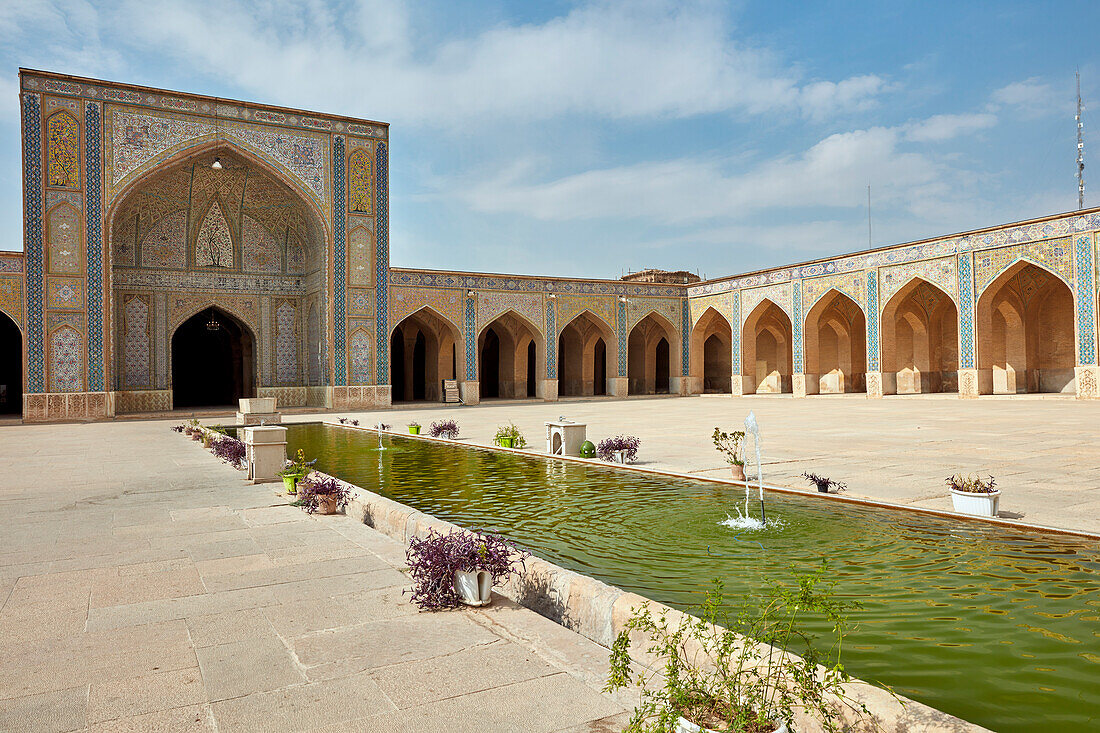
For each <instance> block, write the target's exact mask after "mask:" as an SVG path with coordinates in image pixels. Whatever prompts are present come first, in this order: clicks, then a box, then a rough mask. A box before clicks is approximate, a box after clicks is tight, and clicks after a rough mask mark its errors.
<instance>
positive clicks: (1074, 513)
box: [292, 395, 1100, 533]
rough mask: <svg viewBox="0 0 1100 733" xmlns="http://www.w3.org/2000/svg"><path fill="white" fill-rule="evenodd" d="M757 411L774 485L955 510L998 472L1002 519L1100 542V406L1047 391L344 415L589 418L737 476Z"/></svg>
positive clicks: (466, 422) (534, 433) (482, 434)
mask: <svg viewBox="0 0 1100 733" xmlns="http://www.w3.org/2000/svg"><path fill="white" fill-rule="evenodd" d="M749 410H753V411H754V412H755V413H756V416H757V419H758V421H759V423H760V426H761V431H762V435H763V440H762V443H763V452H764V480H765V482H766V483H770V484H775V485H779V486H790V487H794V488H798V489H803V490H806V491H807V492H811V493H812V490H811V489H810V487H809V486H808V484H807V483H806V481H805V479H803V478H802V477H801V474H802V472H803V471H811V472H815V473H818V474H823V475H826V476H829V477H831V478H833V479H836V480H838V481H843V482H845V483H847V485H848V490H847V491H846V492H845V493H846V494H847V495H848V496H863V497H870V498H874V499H879V500H883V501H888V502H892V503H897V504H910V505H913V506H917V507H925V508H934V509H943V510H950V508H951V499H950V496H949V494H948V493H947V489H946V487H945V485H944V479H945V478H946V477H947V476H949V475H950V474H952V473H955V472H963V473H970V472H976V473H980V474H982V475H986V474H992V475H994V476H995V477H996V479H997V484H998V486H999V487H1000V488H1001V489H1002V495H1001V503H1000V506H1001V516H1002V518H1008V519H1018V520H1019V521H1021V522H1027V523H1030V524H1040V525H1045V526H1050V527H1060V528H1065V529H1074V530H1081V531H1086V532H1094V533H1100V457H1098V455H1100V454H1098V453H1097V440H1098V438H1100V402H1090V401H1078V400H1074V399H1072V398H1065V397H1060V396H1040V395H1034V396H1031V395H1028V396H1018V397H1012V398H996V397H983V398H981V399H977V400H960V399H959V398H958V397H956V396H953V395H915V396H907V397H887V398H885V399H881V400H869V399H867V398H866V397H865V396H864V395H838V396H823V397H811V398H807V399H800V400H795V399H793V398H791V397H790V396H787V395H775V396H763V395H761V396H751V397H736V398H731V397H730V396H728V395H725V396H723V395H703V396H697V397H687V398H683V397H664V398H632V399H627V400H611V399H606V398H603V399H600V398H597V399H586V400H576V399H573V400H568V399H567V400H562V401H560V402H556V403H545V402H535V401H529V402H524V401H510V402H503V401H497V402H493V401H490V402H485V403H482V404H481V405H477V406H471V407H465V406H461V405H446V406H444V405H436V404H430V405H429V404H424V403H398V405H397V409H394V410H386V411H377V412H361V413H341V414H344V415H348V416H352V417H355V418H358V419H359V420H360V421H361V423H362V424H364V425H367V424H374V423H376V422H378V421H379V420H383V421H385V422H386V423H390V424H392V425H393V426H394V428H395V429H398V430H404V429H405V427H404V426H405V424H406V423H407V422H409V421H410V420H412V419H414V418H415V419H416V420H418V421H419V422H420V423H422V424H423V425H424V426H425V429H426V427H427V425H428V424H429V423H430V422H431V421H432V420H437V419H439V418H440V417H443V416H447V417H453V418H456V419H457V420H458V421H459V425H460V428H461V430H462V435H463V436H464V438H465V439H466V440H469V441H470V442H477V443H484V444H488V443H491V442H492V437H493V434H494V433H495V431H496V427H497V425H498V424H501V423H507V422H508V421H513V422H515V423H516V425H517V426H519V428H520V429H521V431H522V432H523V434H524V435H525V436H527V438H528V441H529V443H530V445H529V448H530V449H533V450H537V451H542V452H545V450H546V442H545V428H544V427H543V423H544V422H546V421H547V420H554V419H557V418H558V417H559V416H561V415H564V416H566V417H568V418H570V419H572V420H576V421H579V422H586V423H588V436H589V438H590V439H591V440H592V441H593V442H598V440H599V439H600V438H603V437H607V436H608V435H613V434H616V433H629V434H633V435H637V436H638V437H639V438H641V441H642V445H641V451H640V452H639V461H638V465H640V466H645V467H648V468H655V469H661V470H667V471H676V472H682V473H692V474H697V475H699V476H726V475H728V471H729V469H728V467H727V466H726V464H725V463H724V461H723V460H722V458H721V457H720V456H719V454H718V453H717V452H716V451H715V450H714V447H713V445H712V444H711V441H710V434H711V432H712V431H713V429H714V427H715V426H716V425H721V426H723V427H724V428H726V429H734V428H736V427H737V426H739V425H742V423H743V421H744V418H745V415H747V414H748V412H749ZM326 417H329V418H331V416H326ZM292 419H295V420H297V419H306V417H305V416H297V415H296V416H294V417H293V418H292ZM752 472H753V471H750V473H752ZM823 500H824V499H823Z"/></svg>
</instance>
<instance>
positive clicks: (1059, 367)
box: [974, 261, 1076, 394]
mask: <svg viewBox="0 0 1100 733" xmlns="http://www.w3.org/2000/svg"><path fill="white" fill-rule="evenodd" d="M974 335H975V338H976V340H977V344H978V370H979V389H980V391H981V392H982V393H983V394H990V393H992V394H1018V393H1022V392H1070V393H1072V392H1074V391H1075V389H1076V380H1075V379H1074V368H1073V367H1074V364H1075V363H1076V360H1075V335H1074V327H1073V293H1072V292H1071V291H1070V289H1069V287H1068V286H1067V285H1066V284H1065V283H1064V282H1063V281H1062V280H1061V279H1060V278H1059V277H1058V276H1056V275H1054V274H1053V273H1051V272H1049V271H1048V270H1045V269H1044V268H1042V267H1039V266H1037V265H1033V264H1031V263H1030V262H1024V261H1020V262H1017V263H1016V264H1014V265H1012V266H1011V267H1009V268H1008V269H1007V270H1005V271H1004V272H1002V273H1001V274H1000V275H999V276H997V278H996V279H995V280H993V282H991V283H990V284H989V285H988V286H987V287H986V288H985V290H984V291H983V292H982V294H981V296H980V297H979V298H978V303H977V307H976V308H975V333H974Z"/></svg>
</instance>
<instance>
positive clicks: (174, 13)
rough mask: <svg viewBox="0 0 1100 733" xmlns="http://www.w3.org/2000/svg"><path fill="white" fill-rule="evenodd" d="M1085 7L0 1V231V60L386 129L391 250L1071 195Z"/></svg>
mask: <svg viewBox="0 0 1100 733" xmlns="http://www.w3.org/2000/svg"><path fill="white" fill-rule="evenodd" d="M1097 28H1100V4H1098V3H1095V2H1091V3H1090V2H1069V1H1060V2H1056V3H1038V2H1037V3H1014V2H1004V1H1002V2H982V3H978V2H972V3H960V2H951V3H936V2H915V1H914V2H873V3H857V2H814V3H808V2H791V1H789V0H770V1H766V2H739V3H714V2H695V3H691V2H689V3H671V2H660V1H658V0H635V1H634V2H624V3H613V2H576V3H573V2H553V1H548V2H537V3H535V2H521V3H512V2H493V1H492V0H482V1H480V2H462V1H458V2H456V1H455V0H450V1H447V2H425V3H418V4H415V5H404V4H402V3H400V2H398V1H397V0H379V1H375V0H363V1H361V2H340V3H331V2H289V1H287V0H268V1H267V2H257V3H248V4H244V3H236V2H232V1H229V0H221V1H214V2H208V1H206V0H191V1H189V2H158V1H157V0H123V1H122V2H110V3H108V2H103V3H86V2H46V1H38V0H18V1H13V2H7V3H3V4H2V5H0V63H2V74H0V248H5V249H19V248H20V246H21V245H20V240H21V219H22V213H21V212H22V204H21V193H20V180H19V144H18V136H19V122H18V85H17V77H16V74H17V69H18V67H19V66H27V67H31V68H41V69H49V70H54V71H59V72H66V73H71V74H77V75H83V76H93V77H99V78H105V79H111V80H117V81H126V82H132V83H137V84H145V85H150V86H157V87H165V88H169V89H180V90H186V91H192V92H197V93H203V94H215V95H222V96H228V97H235V98H240V99H247V100H255V101H259V102H266V103H270V104H282V105H287V106H294V107H301V108H305V109H315V110H319V111H325V112H331V113H337V114H346V115H353V116H361V117H367V118H371V119H377V120H384V121H387V122H389V123H391V139H392V147H391V157H390V169H391V224H390V236H391V260H392V263H393V264H394V265H395V266H407V267H429V268H440V269H462V270H480V271H490V272H519V273H532V274H557V275H574V276H598V277H618V276H619V275H620V274H621V273H622V272H623V271H624V270H627V269H634V270H638V269H643V268H646V267H662V268H668V269H690V270H693V271H698V272H699V273H700V274H703V275H705V276H708V277H715V276H719V275H723V274H732V273H737V272H744V271H749V270H753V269H757V268H761V267H768V266H773V265H781V264H786V263H791V262H796V261H801V260H806V259H812V258H816V257H822V256H828V255H831V254H838V253H843V252H849V251H853V250H857V249H863V248H865V247H866V246H867V220H866V216H867V210H866V200H867V190H866V187H867V185H868V184H870V185H871V187H872V191H871V193H872V224H873V243H874V244H875V245H876V246H878V245H883V244H890V243H896V242H903V241H908V240H913V239H920V238H924V237H930V236H937V235H941V234H948V233H951V232H954V231H959V230H962V229H967V228H975V227H981V226H987V225H993V224H998V223H1004V222H1009V221H1014V220H1019V219H1024V218H1029V217H1033V216H1041V215H1044V214H1050V213H1056V212H1061V211H1068V210H1072V209H1074V208H1076V204H1077V201H1076V184H1075V181H1074V178H1073V175H1074V166H1073V156H1074V145H1075V143H1074V122H1073V112H1074V87H1073V84H1074V79H1073V72H1074V69H1075V68H1077V67H1080V70H1081V75H1082V91H1083V95H1084V96H1085V99H1086V114H1085V124H1086V153H1087V154H1088V153H1092V155H1093V156H1094V157H1093V158H1092V159H1093V160H1100V138H1098V137H1096V136H1095V135H1094V134H1093V133H1094V131H1095V130H1096V129H1098V127H1100V118H1097V117H1094V116H1093V115H1092V114H1091V113H1090V111H1089V109H1088V107H1089V105H1091V107H1092V108H1096V109H1100V63H1098V60H1100V59H1098V54H1100V51H1098V50H1097V49H1098V46H1097V44H1096V43H1095V42H1094V39H1093V36H1094V35H1095V33H1093V32H1092V31H1094V30H1095V29H1097ZM1093 140H1096V141H1097V142H1096V143H1095V144H1094V143H1093V142H1092V141H1093ZM1090 170H1093V169H1091V168H1089V167H1086V179H1088V178H1089V175H1088V174H1089V171H1090ZM1094 177H1095V185H1094V186H1091V187H1090V188H1087V189H1086V202H1085V203H1086V205H1090V204H1100V195H1097V193H1096V192H1097V191H1098V190H1100V189H1098V187H1100V174H1096V175H1095V176H1094Z"/></svg>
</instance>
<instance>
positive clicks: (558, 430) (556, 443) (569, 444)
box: [546, 422, 588, 456]
mask: <svg viewBox="0 0 1100 733" xmlns="http://www.w3.org/2000/svg"><path fill="white" fill-rule="evenodd" d="M587 432H588V427H587V424H586V423H583V422H548V423H546V452H547V453H549V454H550V455H552V456H553V455H557V456H579V455H580V454H581V444H582V443H584V441H586V440H588V438H587V437H586V433H587Z"/></svg>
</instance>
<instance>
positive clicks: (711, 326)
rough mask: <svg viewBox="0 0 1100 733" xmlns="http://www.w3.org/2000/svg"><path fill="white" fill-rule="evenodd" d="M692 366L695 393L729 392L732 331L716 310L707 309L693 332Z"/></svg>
mask: <svg viewBox="0 0 1100 733" xmlns="http://www.w3.org/2000/svg"><path fill="white" fill-rule="evenodd" d="M690 364H691V392H692V393H719V394H722V393H729V392H730V390H731V378H732V377H733V329H732V328H731V327H730V322H729V321H728V320H726V318H725V316H723V315H722V314H721V313H719V312H718V311H717V310H716V309H715V308H707V309H706V311H704V312H703V315H702V316H700V317H699V320H698V321H696V323H695V327H694V328H692V329H691V353H690Z"/></svg>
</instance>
